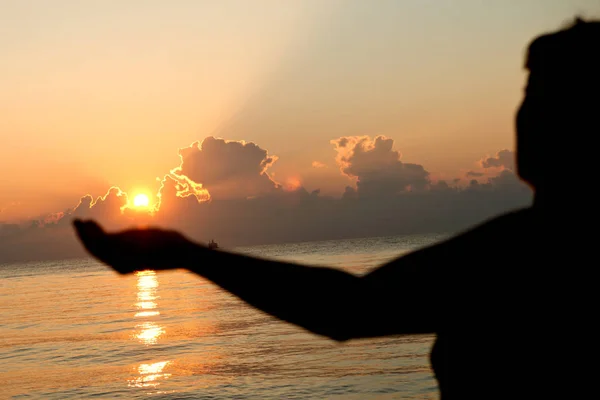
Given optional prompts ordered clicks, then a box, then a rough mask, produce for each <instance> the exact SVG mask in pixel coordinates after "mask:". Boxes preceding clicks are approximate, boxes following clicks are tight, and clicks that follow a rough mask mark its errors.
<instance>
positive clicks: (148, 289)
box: [128, 271, 171, 388]
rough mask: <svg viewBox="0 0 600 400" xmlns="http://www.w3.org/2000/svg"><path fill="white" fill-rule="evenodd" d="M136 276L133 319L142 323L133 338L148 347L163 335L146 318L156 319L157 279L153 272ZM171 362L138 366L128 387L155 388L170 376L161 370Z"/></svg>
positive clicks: (163, 331) (144, 272) (157, 326)
mask: <svg viewBox="0 0 600 400" xmlns="http://www.w3.org/2000/svg"><path fill="white" fill-rule="evenodd" d="M136 276H137V302H136V303H135V306H136V307H137V309H138V311H137V312H136V313H135V315H134V318H140V319H142V321H143V322H141V323H139V324H137V325H136V332H135V334H134V337H135V338H136V339H137V340H139V341H140V343H142V344H144V345H146V346H150V345H154V344H156V343H157V342H158V338H159V337H160V336H161V335H162V334H164V333H165V328H164V327H163V326H162V325H160V324H158V323H157V322H156V320H154V321H153V320H148V318H152V317H158V316H159V315H160V311H158V304H157V300H158V299H159V298H160V296H159V295H158V294H157V290H158V279H157V278H156V272H154V271H139V272H137V273H136ZM170 362H171V361H161V362H156V363H152V364H140V365H139V366H138V367H137V375H138V376H136V377H135V378H132V379H130V380H128V382H129V386H130V387H144V388H148V387H156V386H158V385H160V379H167V378H168V377H170V376H171V374H166V373H163V369H164V368H165V367H166V366H167V365H168V364H169V363H170Z"/></svg>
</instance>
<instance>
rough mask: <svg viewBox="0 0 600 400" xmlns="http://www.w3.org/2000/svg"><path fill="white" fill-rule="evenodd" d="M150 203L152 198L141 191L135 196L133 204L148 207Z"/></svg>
mask: <svg viewBox="0 0 600 400" xmlns="http://www.w3.org/2000/svg"><path fill="white" fill-rule="evenodd" d="M148 204H150V200H149V199H148V196H146V195H145V194H143V193H140V194H138V195H137V196H135V197H134V198H133V205H134V206H136V207H148Z"/></svg>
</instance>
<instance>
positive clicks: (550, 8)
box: [0, 0, 600, 221]
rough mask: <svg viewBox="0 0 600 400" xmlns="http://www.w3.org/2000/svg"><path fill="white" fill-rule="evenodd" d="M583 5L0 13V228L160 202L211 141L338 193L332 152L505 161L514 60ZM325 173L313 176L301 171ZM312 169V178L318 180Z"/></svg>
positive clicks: (21, 9)
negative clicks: (83, 208)
mask: <svg viewBox="0 0 600 400" xmlns="http://www.w3.org/2000/svg"><path fill="white" fill-rule="evenodd" d="M577 13H579V14H582V15H583V16H590V17H593V16H596V17H598V16H600V4H599V3H598V2H597V1H593V0H579V1H570V2H565V1H558V0H527V1H523V0H504V1H499V0H498V1H496V0H494V1H486V2H481V1H475V0H464V1H460V2H457V1H449V0H444V1H442V0H437V1H433V0H432V1H417V0H414V1H386V0H381V1H378V2H373V3H372V2H363V1H358V0H346V1H343V0H306V1H291V0H290V1H285V2H281V1H277V0H261V1H256V2H248V1H244V0H240V1H233V0H226V1H221V2H208V1H206V2H204V1H183V0H182V1H175V2H164V1H150V0H148V1H133V0H132V1H128V2H122V1H86V2H81V1H75V0H72V1H68V0H55V1H53V2H46V1H41V0H40V1H33V0H31V1H24V0H13V1H11V0H7V1H3V2H1V3H0V54H1V55H0V57H1V60H0V88H1V89H0V132H1V135H2V145H1V146H0V182H2V190H0V210H1V213H0V221H10V220H15V219H23V218H29V217H35V216H37V215H40V214H43V213H49V212H55V211H60V210H63V209H65V208H66V207H73V206H75V205H76V204H77V201H78V200H79V198H80V197H81V196H82V195H83V194H86V193H90V194H92V195H94V196H98V195H101V194H104V193H106V190H107V188H108V187H110V186H111V185H116V186H119V187H121V188H122V189H123V190H125V191H128V192H136V191H149V192H151V193H152V192H156V190H157V189H158V185H159V183H158V182H157V181H156V178H157V177H162V176H163V175H164V174H165V173H166V172H168V171H169V170H170V169H172V168H174V167H176V166H177V165H178V164H179V157H178V155H177V150H178V149H179V148H182V147H187V146H189V145H190V144H191V143H192V142H194V141H202V139H203V138H204V137H206V136H209V135H215V136H221V137H223V138H226V139H232V140H242V139H243V140H246V141H254V142H255V143H257V144H258V145H259V146H260V147H261V148H263V149H268V151H269V154H275V155H277V156H278V157H279V159H278V160H277V162H276V163H275V164H274V165H273V166H272V167H271V169H270V171H271V172H272V173H274V179H275V180H276V181H279V182H282V183H285V182H300V183H301V184H302V185H304V186H305V187H306V188H307V189H308V190H313V189H317V188H320V189H321V191H322V193H324V194H332V195H336V194H338V195H339V194H341V192H342V191H343V188H344V187H345V186H346V185H348V183H349V180H348V179H347V178H345V177H344V176H342V175H341V174H340V173H339V169H338V168H337V167H336V164H335V159H334V158H335V154H336V153H335V150H334V148H333V146H332V145H331V143H330V140H332V139H335V138H338V137H341V136H351V135H371V136H375V135H380V134H381V135H386V136H388V137H390V138H393V139H394V143H395V146H396V148H397V149H398V150H399V151H400V153H402V160H403V161H406V162H415V163H419V164H423V165H424V166H425V167H426V168H427V170H428V171H429V172H431V175H432V177H434V178H437V177H441V178H446V179H452V178H454V177H459V176H462V175H464V172H465V171H467V170H470V169H472V168H473V166H474V163H475V162H476V161H477V160H478V159H480V158H481V157H483V156H485V155H486V154H494V153H496V152H497V151H498V150H501V149H503V148H508V149H512V148H513V127H512V124H513V113H514V110H515V108H516V107H517V105H518V102H519V99H520V97H521V89H522V86H523V78H524V72H523V70H522V63H523V61H522V59H523V52H524V48H525V46H526V45H527V43H528V42H529V41H530V40H531V38H532V37H534V36H535V35H537V34H540V33H542V32H545V31H548V30H553V29H556V28H559V27H560V25H561V24H562V23H564V22H565V21H567V20H568V19H570V18H571V17H572V16H574V15H575V14H577ZM315 161H317V162H318V163H321V164H323V167H321V168H315V167H313V162H315ZM321 164H319V165H321Z"/></svg>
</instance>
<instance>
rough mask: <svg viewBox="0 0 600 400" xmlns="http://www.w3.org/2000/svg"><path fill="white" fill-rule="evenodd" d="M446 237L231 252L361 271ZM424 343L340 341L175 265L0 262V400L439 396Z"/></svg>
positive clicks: (425, 338) (411, 339) (422, 339)
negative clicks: (129, 267) (122, 268)
mask: <svg viewBox="0 0 600 400" xmlns="http://www.w3.org/2000/svg"><path fill="white" fill-rule="evenodd" d="M445 237H447V235H444V234H439V235H412V236H393V237H379V238H365V239H350V240H331V241H322V242H310V243H308V242H307V243H296V244H285V245H269V246H254V247H245V248H236V249H233V250H234V251H237V252H242V253H247V254H253V255H257V256H261V257H268V258H274V259H281V260H290V261H295V262H299V263H304V264H311V265H326V266H331V267H335V268H340V269H344V270H347V271H349V272H352V273H355V274H364V273H366V272H368V271H369V270H371V269H373V268H374V267H376V266H377V265H380V264H381V263H384V262H386V261H388V260H391V259H393V258H395V257H397V256H399V255H401V254H405V253H407V252H410V251H412V250H415V249H417V248H421V247H424V246H427V245H429V244H433V243H436V242H438V241H440V240H442V239H443V238H445ZM401 317H402V315H401V309H399V311H398V318H401ZM432 342H433V337H432V336H430V335H419V336H396V337H386V338H377V339H364V340H354V341H349V342H347V343H342V344H340V343H336V342H334V341H332V340H329V339H326V338H322V337H319V336H316V335H314V334H311V333H308V332H306V331H304V330H302V329H301V328H298V327H295V326H293V325H290V324H287V323H284V322H281V321H279V320H276V319H274V318H272V317H270V316H268V315H266V314H264V313H262V312H260V311H258V310H255V309H253V308H251V307H249V306H247V305H245V304H244V303H242V302H241V301H240V300H238V299H237V298H235V297H233V296H232V295H230V294H228V293H226V292H224V291H222V290H221V289H220V288H218V287H217V286H215V285H213V284H212V283H210V282H208V281H206V280H204V279H202V278H199V277H198V276H196V275H193V274H191V273H189V272H187V271H183V270H182V271H171V272H161V273H155V272H154V271H141V272H138V273H137V274H135V275H129V276H120V275H117V274H116V273H114V272H113V271H112V270H109V269H108V268H107V267H105V266H104V265H102V264H100V263H98V262H97V261H95V260H92V259H71V260H64V261H52V262H36V263H22V264H4V265H0V398H7V399H10V398H15V399H21V398H23V399H30V398H40V399H80V398H106V399H113V398H128V399H141V398H157V399H162V398H164V399H378V400H380V399H437V398H438V397H439V396H438V392H437V386H436V382H435V379H434V378H433V376H432V373H431V370H430V367H429V360H428V353H429V350H430V347H431V345H432Z"/></svg>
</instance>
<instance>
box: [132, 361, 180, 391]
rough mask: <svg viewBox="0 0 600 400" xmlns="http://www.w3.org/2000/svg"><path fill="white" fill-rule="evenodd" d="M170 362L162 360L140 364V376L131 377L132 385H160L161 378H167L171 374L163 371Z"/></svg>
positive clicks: (138, 369)
mask: <svg viewBox="0 0 600 400" xmlns="http://www.w3.org/2000/svg"><path fill="white" fill-rule="evenodd" d="M169 363H170V361H161V362H156V363H154V364H140V366H139V367H138V368H137V371H138V374H139V375H140V376H138V377H136V378H134V379H130V380H129V381H128V382H129V386H130V387H145V388H147V387H156V386H158V385H160V382H158V380H159V379H167V378H169V377H170V376H171V374H166V373H163V369H164V368H165V367H166V366H167V365H168V364H169Z"/></svg>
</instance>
